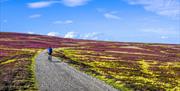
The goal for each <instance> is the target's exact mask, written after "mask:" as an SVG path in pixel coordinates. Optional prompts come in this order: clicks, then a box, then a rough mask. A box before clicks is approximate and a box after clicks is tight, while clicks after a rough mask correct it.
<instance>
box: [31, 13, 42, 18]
mask: <svg viewBox="0 0 180 91" xmlns="http://www.w3.org/2000/svg"><path fill="white" fill-rule="evenodd" d="M39 17H41V15H40V14H33V15H30V16H29V18H39Z"/></svg>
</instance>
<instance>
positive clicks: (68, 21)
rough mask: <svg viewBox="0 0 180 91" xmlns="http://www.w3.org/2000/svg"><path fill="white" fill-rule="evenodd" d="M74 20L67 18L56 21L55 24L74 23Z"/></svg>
mask: <svg viewBox="0 0 180 91" xmlns="http://www.w3.org/2000/svg"><path fill="white" fill-rule="evenodd" d="M72 23H73V21H72V20H65V21H54V22H53V24H72Z"/></svg>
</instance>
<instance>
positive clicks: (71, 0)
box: [62, 0, 90, 7]
mask: <svg viewBox="0 0 180 91" xmlns="http://www.w3.org/2000/svg"><path fill="white" fill-rule="evenodd" d="M88 1H90V0H62V3H63V4H64V5H66V6H68V7H76V6H81V5H85V4H87V2H88Z"/></svg>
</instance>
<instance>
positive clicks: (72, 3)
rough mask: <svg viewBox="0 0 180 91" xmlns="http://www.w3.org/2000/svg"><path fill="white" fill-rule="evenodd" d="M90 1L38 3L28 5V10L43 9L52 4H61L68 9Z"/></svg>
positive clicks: (71, 0) (72, 0) (60, 0)
mask: <svg viewBox="0 0 180 91" xmlns="http://www.w3.org/2000/svg"><path fill="white" fill-rule="evenodd" d="M88 1H90V0H49V1H39V2H32V3H28V4H27V5H28V7H29V8H44V7H49V6H51V5H53V4H57V3H61V4H64V5H65V6H68V7H76V6H81V5H85V4H87V2H88Z"/></svg>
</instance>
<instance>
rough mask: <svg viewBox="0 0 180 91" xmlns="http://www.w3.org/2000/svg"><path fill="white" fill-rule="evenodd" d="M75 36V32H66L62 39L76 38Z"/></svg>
mask: <svg viewBox="0 0 180 91" xmlns="http://www.w3.org/2000/svg"><path fill="white" fill-rule="evenodd" d="M76 37H77V34H76V33H75V32H68V33H67V34H65V35H64V38H76Z"/></svg>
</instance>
